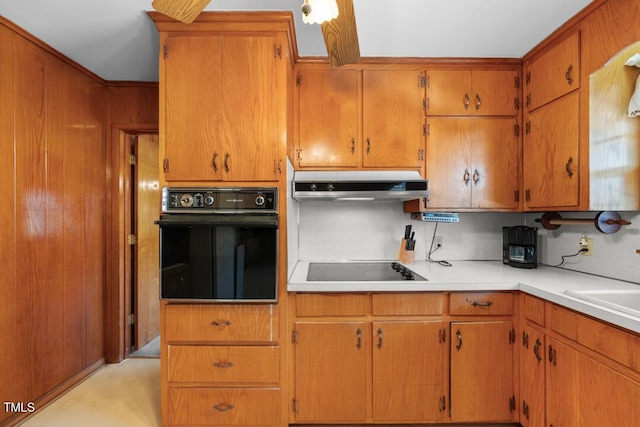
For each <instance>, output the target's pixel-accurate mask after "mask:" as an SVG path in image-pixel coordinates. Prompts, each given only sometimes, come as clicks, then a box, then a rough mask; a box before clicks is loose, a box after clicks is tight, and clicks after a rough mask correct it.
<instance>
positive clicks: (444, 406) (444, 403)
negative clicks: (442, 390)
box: [438, 395, 447, 412]
mask: <svg viewBox="0 0 640 427" xmlns="http://www.w3.org/2000/svg"><path fill="white" fill-rule="evenodd" d="M438 409H440V412H444V411H446V410H447V398H446V397H445V396H444V395H442V396H440V403H439V405H438Z"/></svg>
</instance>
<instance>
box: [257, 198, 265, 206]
mask: <svg viewBox="0 0 640 427" xmlns="http://www.w3.org/2000/svg"><path fill="white" fill-rule="evenodd" d="M264 202H265V199H264V196H258V197H256V206H263V205H264Z"/></svg>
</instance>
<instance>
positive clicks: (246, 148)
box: [160, 32, 287, 181]
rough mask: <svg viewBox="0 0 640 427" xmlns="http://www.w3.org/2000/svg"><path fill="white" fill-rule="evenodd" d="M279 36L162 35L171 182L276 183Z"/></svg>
mask: <svg viewBox="0 0 640 427" xmlns="http://www.w3.org/2000/svg"><path fill="white" fill-rule="evenodd" d="M280 37H282V36H279V35H278V34H277V33H275V32H274V33H260V34H238V33H234V34H229V35H226V34H225V35H210V34H209V35H206V34H205V35H203V34H202V33H199V34H195V35H193V34H188V33H161V49H162V55H161V59H160V93H161V98H160V100H161V115H160V127H161V130H160V135H161V138H164V141H161V145H162V143H164V148H165V151H164V158H163V159H162V168H163V170H164V174H165V179H166V180H167V181H221V180H224V181H277V180H278V169H279V167H280V164H279V161H280V158H279V149H278V146H279V145H280V144H281V143H282V142H283V141H282V134H283V133H284V132H283V126H284V123H286V116H285V113H283V110H285V111H286V108H284V106H285V105H286V104H285V96H286V95H285V93H286V90H285V84H286V67H285V63H286V57H287V54H286V53H285V52H283V49H286V46H287V45H286V43H283V41H282V40H280Z"/></svg>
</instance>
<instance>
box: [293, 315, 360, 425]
mask: <svg viewBox="0 0 640 427" xmlns="http://www.w3.org/2000/svg"><path fill="white" fill-rule="evenodd" d="M295 330H296V336H297V338H296V343H295V344H294V346H293V349H294V353H295V356H294V360H295V367H294V369H295V372H294V374H293V375H294V378H295V391H294V401H295V403H296V404H295V422H296V423H303V422H324V423H334V422H362V421H364V420H365V418H366V406H367V400H368V398H367V393H366V383H367V361H366V360H367V353H368V352H369V351H370V347H369V344H368V340H367V338H366V337H368V336H369V329H368V327H367V324H366V323H365V322H296V323H295Z"/></svg>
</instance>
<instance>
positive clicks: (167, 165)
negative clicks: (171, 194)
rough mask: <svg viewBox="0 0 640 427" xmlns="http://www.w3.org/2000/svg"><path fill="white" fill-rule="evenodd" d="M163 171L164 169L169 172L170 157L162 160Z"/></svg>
mask: <svg viewBox="0 0 640 427" xmlns="http://www.w3.org/2000/svg"><path fill="white" fill-rule="evenodd" d="M162 171H163V172H164V173H167V172H169V159H164V160H163V161H162Z"/></svg>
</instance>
